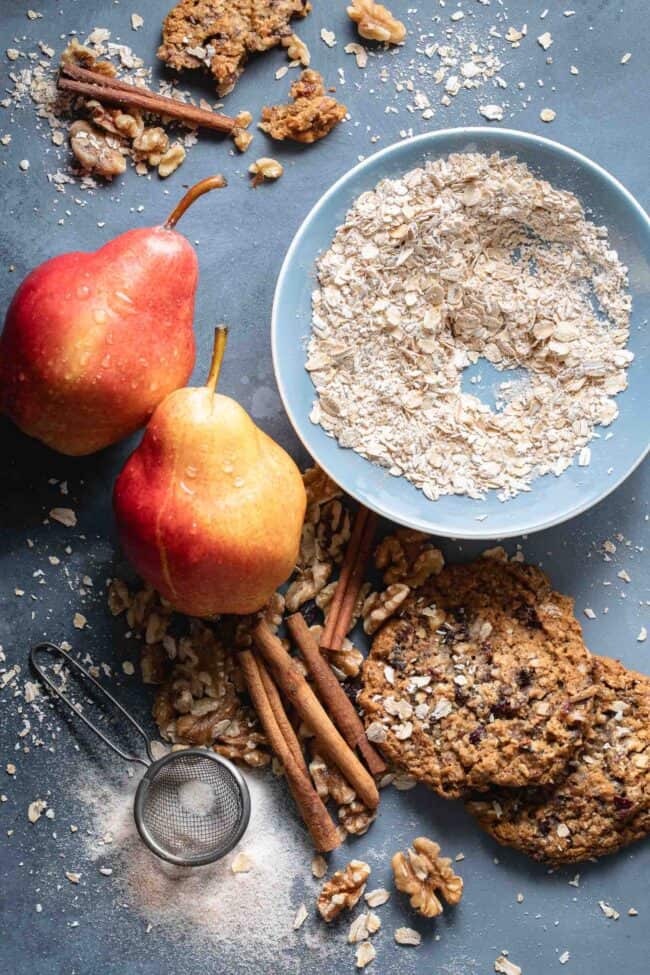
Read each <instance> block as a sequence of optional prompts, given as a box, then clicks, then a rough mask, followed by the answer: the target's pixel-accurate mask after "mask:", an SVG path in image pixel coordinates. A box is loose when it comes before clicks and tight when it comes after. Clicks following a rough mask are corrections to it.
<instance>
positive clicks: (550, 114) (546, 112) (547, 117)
mask: <svg viewBox="0 0 650 975" xmlns="http://www.w3.org/2000/svg"><path fill="white" fill-rule="evenodd" d="M539 117H540V118H541V120H542V122H552V121H553V120H554V118H555V112H554V111H553V109H552V108H543V109H542V110H541V112H540V113H539ZM585 450H589V447H583V448H582V451H585ZM582 451H581V452H580V457H581V458H582ZM578 463H579V464H580V466H581V467H584V466H585V464H582V463H581V462H580V460H579V461H578ZM587 463H589V461H587Z"/></svg>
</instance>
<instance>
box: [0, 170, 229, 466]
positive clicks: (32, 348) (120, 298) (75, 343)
mask: <svg viewBox="0 0 650 975" xmlns="http://www.w3.org/2000/svg"><path fill="white" fill-rule="evenodd" d="M225 185H226V184H225V180H224V179H223V177H222V176H212V177H210V178H209V179H205V180H202V181H201V182H200V183H198V184H197V185H196V186H194V187H193V188H192V189H191V190H189V191H188V193H186V195H185V196H184V197H183V199H182V200H181V202H180V203H179V204H178V206H177V207H176V209H175V210H174V211H173V213H172V214H171V216H170V217H169V219H168V220H167V222H166V223H165V224H163V225H162V226H160V227H147V228H143V229H141V230H129V231H127V233H124V234H121V235H120V236H119V237H116V238H115V239H114V240H111V241H109V243H107V244H105V245H104V246H103V247H101V248H100V249H99V250H98V251H95V252H93V253H86V252H83V251H74V252H71V253H69V254H61V255H60V256H59V257H54V258H52V260H49V261H46V262H45V263H44V264H41V265H40V266H39V267H37V268H36V269H35V270H34V271H32V272H31V274H29V275H28V276H27V277H26V278H25V280H24V281H23V282H22V284H21V285H20V287H19V288H18V290H17V291H16V294H15V295H14V298H13V300H12V302H11V305H10V306H9V310H8V312H7V317H6V320H5V324H4V330H3V332H2V335H1V336H0V409H2V411H3V412H4V413H6V414H7V415H8V416H10V417H11V419H12V420H13V421H14V422H15V423H16V424H17V426H19V427H20V429H21V430H23V431H24V432H25V433H27V434H29V435H30V436H31V437H36V438H37V439H38V440H42V441H43V443H45V444H47V445H48V446H49V447H52V448H53V449H54V450H58V451H60V453H62V454H69V455H72V456H79V455H82V454H91V453H93V452H94V451H96V450H101V449H102V448H103V447H107V446H108V445H109V444H112V443H115V442H116V441H118V440H121V439H122V437H125V436H128V435H129V434H131V433H133V432H134V431H135V430H137V429H138V428H139V427H141V426H143V425H144V424H145V423H146V422H147V420H148V419H149V417H150V416H151V414H152V412H153V411H154V409H155V408H156V406H157V405H158V403H160V402H161V400H163V399H164V398H165V396H166V395H167V394H168V393H170V392H171V391H172V390H174V389H178V388H179V387H181V386H184V385H185V383H186V382H187V380H188V378H189V376H190V374H191V372H192V369H193V367H194V358H195V347H194V332H193V328H192V323H193V318H194V296H195V292H196V285H197V280H198V261H197V258H196V254H195V252H194V249H193V247H192V245H191V244H190V243H189V241H188V240H186V238H185V237H183V236H182V235H181V234H179V233H178V232H177V231H176V230H175V229H174V227H175V225H176V222H177V220H178V219H179V218H180V217H181V216H182V214H183V213H184V212H185V210H186V209H187V207H188V206H190V204H191V203H193V202H194V200H196V199H197V198H198V197H199V196H202V195H203V193H206V192H208V190H211V189H214V188H217V187H221V186H225Z"/></svg>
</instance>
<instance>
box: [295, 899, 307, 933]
mask: <svg viewBox="0 0 650 975" xmlns="http://www.w3.org/2000/svg"><path fill="white" fill-rule="evenodd" d="M306 920H307V908H306V907H305V905H304V904H301V905H300V907H299V908H298V910H297V911H296V916H295V917H294V919H293V930H294V931H297V930H298V928H301V927H302V926H303V924H304V923H305V921H306Z"/></svg>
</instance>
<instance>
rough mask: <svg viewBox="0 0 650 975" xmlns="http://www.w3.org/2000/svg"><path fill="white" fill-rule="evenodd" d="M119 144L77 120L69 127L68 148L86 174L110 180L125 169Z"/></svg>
mask: <svg viewBox="0 0 650 975" xmlns="http://www.w3.org/2000/svg"><path fill="white" fill-rule="evenodd" d="M119 146H120V144H119V143H118V142H116V140H115V139H112V138H111V137H110V136H109V135H107V134H106V133H104V132H101V131H100V130H99V129H96V128H94V127H93V126H92V125H90V124H89V123H88V122H84V121H83V120H81V119H80V120H79V121H77V122H73V123H72V125H71V126H70V148H71V149H72V151H73V153H74V155H75V157H76V159H77V160H78V161H79V163H81V165H82V167H83V168H84V170H86V172H88V173H97V174H98V175H99V176H105V177H106V178H107V179H111V178H112V177H113V176H119V175H120V174H121V173H123V172H124V171H125V169H126V159H125V158H124V156H123V155H122V153H121V151H120V147H119Z"/></svg>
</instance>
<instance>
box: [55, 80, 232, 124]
mask: <svg viewBox="0 0 650 975" xmlns="http://www.w3.org/2000/svg"><path fill="white" fill-rule="evenodd" d="M57 86H58V87H59V88H60V89H61V90H62V91H69V92H71V93H72V94H75V95H85V96H86V97H89V98H96V99H97V101H100V102H106V103H107V104H109V105H119V106H122V107H124V108H140V109H142V110H143V111H144V112H151V114H152V115H168V116H169V117H170V118H175V119H178V120H179V121H180V122H184V123H185V124H186V125H191V126H194V125H199V126H201V127H202V128H204V129H213V130H214V131H215V132H226V133H228V132H232V130H233V129H234V128H235V126H236V125H237V122H236V120H235V119H234V118H231V117H230V116H228V115H220V114H219V113H218V112H212V111H208V110H207V109H205V108H197V107H196V106H195V105H187V104H186V103H185V102H181V101H178V99H176V98H168V97H167V95H158V94H156V93H155V92H153V91H150V89H148V88H141V87H139V86H136V85H130V84H128V83H127V82H126V81H119V80H118V79H116V78H110V77H108V76H107V75H103V74H100V73H99V72H98V71H89V70H88V69H87V68H80V67H79V66H78V65H76V64H62V65H61V73H60V74H59V77H58V80H57Z"/></svg>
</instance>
